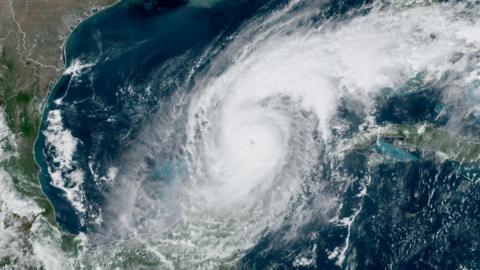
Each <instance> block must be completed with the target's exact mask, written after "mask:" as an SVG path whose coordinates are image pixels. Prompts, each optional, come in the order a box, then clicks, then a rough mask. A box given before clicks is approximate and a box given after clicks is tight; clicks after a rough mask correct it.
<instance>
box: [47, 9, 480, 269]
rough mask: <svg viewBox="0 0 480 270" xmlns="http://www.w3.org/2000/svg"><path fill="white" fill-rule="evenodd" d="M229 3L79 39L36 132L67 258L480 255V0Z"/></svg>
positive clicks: (273, 264)
mask: <svg viewBox="0 0 480 270" xmlns="http://www.w3.org/2000/svg"><path fill="white" fill-rule="evenodd" d="M234 2H235V1H232V2H228V1H225V2H222V1H215V2H211V3H210V2H208V3H207V2H201V1H192V2H189V3H187V4H182V5H179V6H178V7H177V6H175V7H172V8H171V9H172V10H171V11H170V10H168V9H167V10H166V11H162V12H160V15H158V14H155V13H153V14H147V15H145V16H144V17H142V19H139V17H141V16H140V15H138V14H136V13H135V14H133V15H131V16H132V17H133V18H132V19H131V20H132V21H133V22H131V24H132V25H134V26H131V28H128V29H126V30H122V33H119V32H116V31H115V30H111V29H110V30H103V29H108V27H113V25H115V23H117V22H116V21H115V18H116V16H117V15H118V14H123V13H122V12H126V11H116V10H115V8H116V7H119V6H120V7H122V4H118V5H117V6H114V8H113V9H112V11H111V14H110V13H108V15H105V17H106V18H105V19H103V21H102V20H101V19H98V21H95V20H93V19H92V20H93V22H91V23H90V24H91V25H89V24H88V23H89V22H90V21H87V22H85V23H84V24H83V26H82V25H81V26H80V28H81V27H83V28H81V29H80V30H76V31H77V32H74V34H72V37H71V38H70V39H69V43H67V45H69V44H70V43H71V44H73V43H74V41H75V42H78V39H79V38H78V37H76V36H74V35H77V36H82V35H83V36H88V37H89V38H88V41H85V42H86V44H88V46H90V47H88V48H89V49H79V48H76V47H75V45H69V46H71V47H73V49H69V47H67V52H66V64H67V67H68V68H67V70H66V72H65V73H64V74H63V76H62V78H61V79H60V80H59V82H57V85H56V89H57V90H56V91H57V92H55V93H54V94H51V96H50V100H51V103H50V105H49V107H48V108H47V111H46V112H45V116H44V121H43V126H44V128H43V133H42V134H41V136H44V139H43V140H42V139H39V141H38V142H37V147H39V148H40V149H42V153H43V155H44V158H43V159H42V160H44V167H42V173H43V174H42V175H43V180H42V181H43V182H42V186H43V188H44V191H45V193H46V195H47V196H49V198H50V199H51V201H52V203H53V205H54V207H55V211H56V214H57V219H58V221H59V223H60V224H62V225H63V226H64V228H66V230H67V231H69V232H70V233H73V234H75V235H78V236H77V240H78V239H80V240H78V241H81V243H82V244H81V246H82V248H81V251H80V252H79V253H78V254H77V255H78V258H80V259H78V258H77V259H75V260H69V261H68V264H69V265H76V266H78V265H81V266H82V267H86V268H88V269H90V268H92V269H95V267H100V268H97V269H120V268H122V267H127V268H129V269H368V268H370V269H377V268H378V269H381V268H383V267H386V268H391V269H405V268H408V267H413V268H411V269H419V268H422V267H426V268H424V269H430V268H429V267H433V268H435V267H440V268H442V267H447V268H448V267H449V266H450V265H451V264H450V263H452V262H454V265H455V267H456V269H474V268H475V266H478V257H476V256H477V255H478V252H479V248H478V245H475V243H474V240H472V239H469V238H468V235H471V234H469V233H468V232H472V231H474V230H475V229H474V228H478V226H479V222H478V215H476V217H475V214H474V213H478V209H477V210H475V204H476V203H478V184H479V181H478V176H477V174H476V171H477V169H476V168H477V167H476V164H477V162H478V160H479V158H478V153H476V152H475V150H472V149H477V148H475V147H477V146H476V144H467V143H466V142H465V141H462V140H461V139H459V138H465V140H466V138H475V136H476V135H478V131H479V126H478V124H477V122H475V120H472V121H470V122H469V121H467V120H465V119H467V118H468V119H476V117H477V115H478V114H479V113H480V112H479V109H480V107H479V106H478V98H477V94H476V93H477V92H478V91H480V90H479V86H480V84H479V83H478V82H479V76H480V50H479V48H480V25H479V20H478V19H477V18H478V16H479V15H480V5H478V3H476V2H475V1H466V2H429V1H425V2H423V1H393V2H389V1H374V2H366V3H363V2H358V3H357V2H356V1H354V2H352V3H347V2H344V1H339V2H335V1H332V2H330V1H252V2H243V1H239V2H235V3H234ZM126 10H130V11H128V12H132V11H131V7H130V9H126ZM105 12H109V11H108V9H107V11H105ZM239 14H240V15H239ZM180 15H182V16H188V19H185V20H180V19H178V18H176V17H175V16H180ZM118 16H119V15H118ZM162 16H163V17H162ZM216 16H218V17H220V19H218V17H216ZM93 18H95V17H93ZM145 18H147V19H145ZM157 18H161V20H160V19H158V21H156V20H157ZM136 20H139V21H140V22H138V23H137V22H136ZM105 21H108V22H107V26H102V27H104V28H99V29H100V30H99V29H96V28H97V27H100V26H98V25H101V23H105ZM166 22H169V23H170V24H166ZM172 24H175V26H172V28H169V27H170V26H169V25H172ZM102 25H104V24H102ZM192 25H193V26H192ZM207 26H208V27H210V28H212V29H214V30H210V28H209V29H208V30H206V28H208V27H207ZM190 27H192V28H194V29H193V30H190V31H187V30H186V29H189V28H190ZM140 29H143V30H142V31H140ZM109 31H110V32H109ZM140 32H141V33H140ZM124 36H129V38H130V40H129V41H128V46H126V45H125V44H123V43H122V46H120V45H118V44H119V40H121V38H120V37H124ZM122 42H123V41H122ZM69 50H70V53H69ZM72 51H73V52H72ZM442 132H444V133H442ZM442 134H443V135H442ZM452 134H453V135H452ZM433 138H437V139H438V138H443V139H444V141H442V142H441V143H438V142H437V143H436V142H434V141H433ZM458 140H460V141H458ZM453 141H455V142H453ZM447 143H451V144H450V145H447ZM452 144H453V145H454V146H452ZM466 144H467V145H466ZM65 146H68V147H65ZM452 147H453V148H455V150H452ZM459 149H460V150H459ZM468 151H470V152H468ZM452 164H457V165H455V166H454V165H452ZM412 179H417V180H412ZM418 179H420V180H418ZM419 183H420V184H419ZM437 186H440V187H437ZM475 189H476V190H477V192H476V193H475ZM49 190H50V191H49ZM52 190H57V191H56V192H53V191H52ZM54 193H55V194H56V195H55V194H54ZM58 194H60V195H58ZM449 194H450V195H449ZM452 194H453V195H452ZM459 194H460V195H459ZM461 194H463V195H461ZM475 194H477V197H475ZM462 197H463V200H462ZM467 197H468V198H470V199H465V198H467ZM52 198H53V199H52ZM475 198H476V199H475ZM440 204H441V205H443V206H445V205H447V206H448V207H447V209H450V210H448V211H450V212H448V211H447V212H448V213H446V212H445V211H443V210H438V208H437V206H438V205H440ZM455 205H456V206H458V207H455ZM439 211H440V212H439ZM442 213H443V214H442ZM466 216H468V217H469V218H465V219H463V221H462V222H464V223H465V224H464V223H462V224H463V225H460V223H459V222H460V221H459V220H458V219H457V218H459V217H466ZM376 228H382V230H383V231H382V230H380V229H378V230H377V229H376ZM452 228H455V229H452ZM455 237H456V238H455ZM463 237H466V238H463ZM450 238H455V239H457V238H460V239H462V240H458V239H457V240H458V241H457V242H461V243H462V244H459V245H460V246H461V247H462V248H460V247H459V248H460V249H461V250H463V252H465V253H463V254H464V255H463V256H461V257H456V255H454V252H451V249H450V248H453V247H454V244H452V242H448V241H449V240H447V239H450ZM477 238H478V233H477ZM445 241H446V242H445ZM447 242H448V243H450V244H445V243H447ZM457 242H456V243H457ZM439 245H440V246H443V247H444V248H441V247H439ZM434 247H436V249H435V251H432V250H433V249H434ZM449 250H450V251H449ZM467 250H468V251H467ZM382 252H385V253H382ZM448 253H450V254H451V256H452V257H449V256H450V255H448ZM475 257H476V258H477V259H475ZM418 258H423V259H424V260H419V259H418ZM419 261H420V262H419ZM139 265H141V266H139ZM462 265H463V266H464V267H466V268H461V267H460V266H462ZM116 267H120V268H116ZM142 267H143V268H142ZM433 268H432V269H433ZM82 269H83V268H82ZM122 269H123V268H122ZM452 269H453V268H452Z"/></svg>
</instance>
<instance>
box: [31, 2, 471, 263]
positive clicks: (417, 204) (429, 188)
mask: <svg viewBox="0 0 480 270" xmlns="http://www.w3.org/2000/svg"><path fill="white" fill-rule="evenodd" d="M287 2H288V1H268V0H257V1H246V0H240V1H223V2H221V3H219V4H216V5H212V6H208V7H207V6H198V5H197V6H196V5H191V4H189V3H188V2H184V1H175V0H172V1H158V2H154V4H153V6H150V4H148V5H147V4H133V3H132V2H130V1H121V2H120V3H117V4H115V5H113V6H111V7H108V8H106V9H105V10H102V11H100V12H99V13H97V14H95V15H94V16H92V17H90V18H88V19H86V20H85V21H83V22H82V23H81V24H80V25H79V26H78V27H76V28H75V29H74V31H73V32H72V33H71V35H70V36H69V38H68V41H67V43H66V44H65V55H64V62H65V66H66V67H71V66H73V65H74V64H75V63H76V62H77V63H80V64H83V65H85V64H87V65H86V66H85V67H84V68H82V69H81V70H80V71H79V72H71V73H64V74H63V75H62V76H61V77H60V78H58V81H57V82H56V84H55V85H54V87H53V88H52V90H51V92H50V95H49V97H48V100H47V102H46V106H45V112H44V115H43V119H42V125H41V131H40V134H39V137H38V140H37V143H36V145H35V157H36V160H37V163H38V165H39V167H40V169H41V173H40V183H41V186H42V189H43V191H44V193H45V195H46V196H47V197H48V199H49V200H50V202H51V203H52V205H53V207H54V209H55V216H56V219H57V221H58V223H59V225H60V226H61V228H62V229H63V230H64V231H65V232H66V233H70V234H78V233H80V232H84V233H87V234H88V233H95V232H98V231H99V228H101V226H102V225H101V224H100V225H99V224H98V222H97V221H96V217H98V215H99V212H100V211H101V209H102V206H103V204H104V203H105V199H106V196H108V194H109V189H108V187H107V186H101V185H99V184H98V183H96V182H95V177H96V175H107V174H108V169H109V166H110V165H111V164H113V163H115V162H116V161H118V160H120V159H121V158H122V155H123V154H124V153H125V152H126V151H127V150H128V149H129V148H130V146H131V145H132V144H134V143H136V142H137V139H138V136H139V133H140V132H141V130H142V127H144V126H145V125H147V124H148V123H150V121H152V119H154V116H155V115H156V114H158V113H159V112H161V111H162V108H163V107H164V106H165V105H166V104H169V101H170V99H171V97H172V95H173V94H174V93H175V92H176V91H178V89H189V88H190V87H191V86H192V85H193V84H194V83H195V80H196V79H197V78H198V77H199V76H201V74H202V72H204V71H205V69H207V68H208V67H209V64H210V61H209V60H210V59H211V58H213V57H214V56H215V55H216V53H218V51H221V50H222V48H224V47H225V46H227V44H228V43H229V38H230V37H231V36H232V35H234V34H235V33H236V32H238V31H239V30H240V27H241V26H242V25H244V24H245V23H246V22H248V21H249V20H251V19H252V18H254V17H259V16H260V17H261V16H263V15H265V16H267V14H270V13H271V12H272V11H273V10H275V9H277V8H279V7H282V6H284V5H286V4H287ZM148 3H150V2H148ZM365 4H368V1H365V2H364V1H335V2H333V3H330V4H326V5H322V6H321V8H323V9H324V10H323V12H320V13H319V14H320V15H319V16H317V17H315V18H312V20H314V21H317V23H319V24H320V23H321V22H322V21H326V20H329V19H337V20H342V19H345V20H347V19H348V18H349V17H350V16H353V15H356V16H361V15H362V14H363V13H368V10H369V9H368V8H364V9H357V8H358V7H360V6H362V5H365ZM199 63H200V64H199ZM224 64H225V66H228V65H229V64H230V63H224ZM192 70H194V71H195V74H193V76H192V74H191V72H192ZM405 87H411V88H415V87H417V85H415V82H412V83H410V84H408V85H406V86H405ZM421 87H422V90H421V91H416V92H412V93H411V94H406V95H403V96H393V95H392V96H388V95H385V96H382V97H376V100H375V102H376V106H377V111H376V114H375V115H374V117H375V119H376V121H377V122H378V123H392V124H409V125H410V124H412V125H415V124H419V123H431V124H432V125H434V126H436V127H443V126H444V125H446V123H447V122H448V117H449V116H448V113H447V114H445V112H446V111H447V112H448V108H447V109H445V108H446V107H448V106H449V105H448V104H444V102H443V101H442V99H441V98H440V95H441V91H435V89H436V87H437V86H436V85H425V84H423V85H422V86H421ZM187 91H189V90H187ZM385 91H388V89H386V90H385ZM350 106H351V104H348V103H345V104H344V107H342V108H340V113H339V117H340V118H342V119H345V121H348V122H349V123H350V126H351V127H352V128H351V130H349V131H348V132H349V134H347V135H352V134H354V133H355V132H356V130H355V128H356V127H358V125H359V123H360V122H361V121H362V120H361V119H359V117H360V116H358V115H356V112H355V111H354V110H351V109H350ZM55 110H59V111H61V115H62V121H61V123H62V125H63V130H68V131H69V132H71V135H72V136H73V137H74V138H77V145H76V151H75V153H74V154H73V159H74V161H75V163H74V165H72V166H73V167H72V168H69V170H71V171H73V170H75V168H79V169H82V171H83V173H84V175H83V183H82V184H81V187H82V192H83V193H82V194H83V196H84V200H83V202H84V206H85V212H83V213H79V212H78V211H77V210H76V208H75V206H74V205H72V203H71V201H69V199H68V198H67V197H66V196H65V194H64V192H63V191H62V189H59V188H57V187H55V186H54V185H52V184H51V183H52V181H53V180H52V176H51V174H50V173H49V168H54V167H58V166H60V162H59V161H58V159H56V158H55V157H56V154H58V153H57V152H55V151H54V150H55V149H52V147H51V146H49V144H47V143H46V136H45V134H47V133H46V132H45V131H46V129H47V126H48V121H47V118H48V115H49V112H52V111H55ZM440 111H442V113H443V114H442V116H439V114H440ZM475 128H476V127H474V126H473V127H472V129H475ZM474 132H476V131H475V130H474ZM345 136H346V135H345ZM365 151H373V152H375V153H377V154H379V155H384V156H386V157H389V158H391V159H395V160H396V162H395V163H381V164H378V165H376V166H373V167H369V164H368V158H367V154H366V153H365V152H364V151H360V150H359V151H354V152H352V153H349V155H347V156H346V157H345V158H344V160H342V162H341V164H336V165H337V167H336V168H335V169H336V170H339V171H341V172H342V173H343V174H345V175H348V176H350V177H352V178H355V179H360V178H364V177H366V174H367V171H368V174H369V175H371V179H370V183H371V185H370V186H369V187H368V194H369V195H368V196H367V197H365V198H364V199H363V200H359V199H358V197H357V196H356V194H358V193H359V190H361V189H362V188H363V187H361V186H360V184H358V185H356V184H352V185H350V186H348V187H347V188H346V189H345V190H342V191H341V193H342V195H341V197H340V200H341V201H342V205H343V206H342V208H341V213H340V216H344V217H347V216H350V215H351V214H352V213H353V212H355V211H356V210H358V209H359V208H360V207H361V208H362V211H361V212H360V214H359V215H358V216H356V219H355V225H354V226H352V227H349V228H348V229H347V227H341V226H336V225H334V224H329V223H326V222H318V223H317V222H312V223H310V224H307V225H305V226H304V227H303V228H302V229H301V230H302V231H303V232H304V234H299V235H298V236H296V237H292V238H291V239H292V240H291V241H290V242H281V240H280V239H284V238H283V236H284V235H282V233H285V232H286V231H287V230H284V231H282V230H279V231H275V232H269V233H266V234H265V235H264V236H263V237H262V239H261V240H260V241H259V243H258V244H257V245H256V246H255V247H253V248H252V249H251V250H249V251H248V252H247V253H246V255H245V256H244V257H243V258H242V259H241V260H240V261H239V262H238V268H240V269H291V265H292V260H293V255H292V254H294V253H295V251H296V250H300V249H302V248H303V247H306V246H315V247H316V248H315V251H314V253H315V254H314V255H311V256H313V257H312V258H313V259H314V260H315V262H316V263H315V264H314V265H315V266H314V267H313V266H305V267H304V268H302V267H299V268H302V269H309V268H316V269H339V268H341V267H340V266H338V265H336V264H335V261H333V260H330V259H329V258H328V254H327V252H326V250H333V249H334V248H335V247H337V246H341V245H342V244H343V243H344V241H345V237H346V236H347V234H349V235H351V237H350V245H352V246H354V247H355V248H356V251H357V253H356V254H355V261H350V262H349V264H350V265H354V266H353V268H352V269H387V268H389V265H390V266H392V265H393V266H394V267H393V268H394V269H454V268H452V267H456V266H458V265H459V262H462V261H472V259H473V258H474V257H475V256H476V258H477V262H479V260H478V258H480V248H479V247H478V243H479V241H480V234H479V233H478V232H479V231H480V220H479V216H480V213H479V208H478V205H479V203H480V196H479V194H480V193H479V192H478V189H477V192H466V193H459V192H458V191H459V190H463V189H465V186H464V185H465V182H466V181H467V180H466V179H467V178H468V177H472V175H474V173H475V172H476V171H477V166H476V165H475V164H463V165H461V164H459V162H457V161H445V162H438V160H432V159H428V158H425V157H424V156H422V154H421V153H420V152H419V151H418V149H411V151H407V150H405V149H400V148H397V147H395V146H394V145H393V144H390V143H389V142H388V141H378V142H377V144H375V145H372V146H371V147H370V148H368V149H367V150H365ZM369 168H370V169H369ZM332 170H333V167H332V168H330V169H329V168H328V166H326V167H325V170H324V171H323V172H322V174H323V175H322V177H324V178H327V179H329V178H333V177H335V176H334V175H335V174H334V173H333V172H332ZM467 182H468V181H467ZM477 182H478V181H477ZM477 187H478V184H477ZM327 189H330V190H328V191H329V192H331V193H332V194H333V193H335V194H338V193H339V192H340V191H339V190H338V187H337V186H335V185H333V184H332V185H331V186H328V187H327ZM433 190H435V191H433ZM468 190H471V189H468ZM432 192H433V194H432ZM445 209H447V210H445ZM452 219H453V220H452ZM312 232H315V233H316V235H317V237H315V238H312V237H306V236H305V235H311V233H312ZM418 239H421V243H420V244H419V243H418V242H417V240H418ZM405 241H407V242H411V243H412V244H411V249H412V250H409V249H408V248H407V250H404V251H403V252H404V254H405V256H398V254H397V253H398V252H399V251H398V248H399V245H398V243H400V242H405ZM419 241H420V240H419ZM414 249H415V250H414ZM465 250H470V251H469V252H465ZM392 258H396V259H397V260H399V261H395V262H392ZM477 266H480V265H479V264H477Z"/></svg>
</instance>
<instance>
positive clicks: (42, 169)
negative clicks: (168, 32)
mask: <svg viewBox="0 0 480 270" xmlns="http://www.w3.org/2000/svg"><path fill="white" fill-rule="evenodd" d="M121 3H122V0H117V1H116V2H114V3H112V4H110V5H107V6H103V7H100V8H97V10H96V11H93V10H90V13H88V14H87V15H85V17H83V18H82V19H81V20H79V21H78V22H77V23H75V24H72V25H70V26H69V27H70V28H71V29H72V31H71V32H70V33H69V34H68V36H67V37H66V38H65V40H64V41H63V43H62V48H61V49H62V50H61V51H62V55H61V57H62V64H63V66H62V67H61V68H60V71H61V73H60V74H58V77H57V79H56V80H55V81H53V82H52V84H51V85H50V86H49V88H50V90H49V91H48V94H47V96H46V97H45V98H44V100H43V101H42V109H41V110H42V114H41V115H40V123H39V128H38V132H37V134H36V139H35V142H34V145H33V149H32V152H33V160H34V162H35V166H36V167H37V169H38V171H37V182H38V184H39V185H40V190H41V192H42V195H43V196H44V197H45V198H46V200H47V201H48V202H49V204H50V207H51V208H52V210H53V216H51V217H50V216H48V215H47V219H48V220H49V222H53V223H54V224H55V226H56V227H60V224H59V223H58V221H57V219H56V208H55V206H54V204H53V203H52V201H51V200H50V198H49V197H48V196H47V195H46V194H45V187H44V184H46V185H48V184H49V183H44V181H42V180H41V177H42V175H43V174H44V173H46V174H48V169H47V168H46V166H45V165H46V164H45V162H44V161H43V151H42V149H40V146H39V145H40V144H39V143H43V140H44V137H43V136H42V134H41V132H42V130H43V128H44V125H45V120H46V117H47V115H48V109H49V107H50V105H51V102H53V100H52V97H53V96H54V94H55V93H56V91H57V88H58V86H59V82H61V80H62V78H63V77H64V76H65V70H66V69H67V67H68V63H67V51H68V43H69V41H70V39H71V37H72V35H74V34H75V33H76V32H77V31H78V29H79V28H80V27H81V26H82V25H84V24H85V22H87V21H89V20H91V19H92V18H94V17H95V16H97V15H100V14H102V12H105V11H107V10H109V9H111V8H114V7H115V6H117V5H118V4H121ZM41 161H43V162H42V164H41ZM62 231H63V230H62ZM63 233H68V232H66V231H63Z"/></svg>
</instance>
